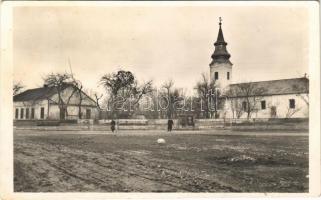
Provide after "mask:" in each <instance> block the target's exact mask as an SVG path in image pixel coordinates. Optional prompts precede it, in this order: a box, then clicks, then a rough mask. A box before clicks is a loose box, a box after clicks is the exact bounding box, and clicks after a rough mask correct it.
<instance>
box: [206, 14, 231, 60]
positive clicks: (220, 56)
mask: <svg viewBox="0 0 321 200" xmlns="http://www.w3.org/2000/svg"><path fill="white" fill-rule="evenodd" d="M219 20H220V23H219V26H220V27H219V30H218V35H217V40H216V42H215V43H214V46H215V50H214V53H213V54H212V56H211V57H212V59H213V60H212V62H211V64H210V66H211V65H213V64H214V63H229V64H232V63H231V62H230V60H229V58H230V57H231V55H230V54H229V53H228V52H227V50H226V45H227V43H226V42H225V40H224V36H223V31H222V19H221V17H220V18H219Z"/></svg>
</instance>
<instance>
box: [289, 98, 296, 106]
mask: <svg viewBox="0 0 321 200" xmlns="http://www.w3.org/2000/svg"><path fill="white" fill-rule="evenodd" d="M289 107H290V108H295V100H294V99H289Z"/></svg>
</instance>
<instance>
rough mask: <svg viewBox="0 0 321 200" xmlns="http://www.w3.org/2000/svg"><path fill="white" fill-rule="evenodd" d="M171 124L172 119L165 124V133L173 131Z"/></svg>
mask: <svg viewBox="0 0 321 200" xmlns="http://www.w3.org/2000/svg"><path fill="white" fill-rule="evenodd" d="M173 124H174V122H173V120H172V119H169V120H168V122H167V131H168V132H171V131H172V129H173Z"/></svg>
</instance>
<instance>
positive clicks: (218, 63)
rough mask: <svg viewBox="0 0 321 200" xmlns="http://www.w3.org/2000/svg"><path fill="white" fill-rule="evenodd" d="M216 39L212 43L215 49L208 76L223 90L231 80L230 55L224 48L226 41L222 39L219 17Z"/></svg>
mask: <svg viewBox="0 0 321 200" xmlns="http://www.w3.org/2000/svg"><path fill="white" fill-rule="evenodd" d="M219 26H220V27H219V31H218V36H217V40H216V42H215V43H214V46H215V50H214V53H213V54H212V56H211V57H212V62H211V63H210V78H211V81H215V83H216V84H217V85H218V88H219V89H221V90H224V89H225V88H226V87H227V86H228V85H229V84H230V83H231V80H232V65H233V64H232V63H231V61H230V60H229V59H230V57H231V55H230V54H229V53H228V52H227V50H226V45H227V43H226V42H225V41H224V36H223V31H222V19H221V17H220V23H219Z"/></svg>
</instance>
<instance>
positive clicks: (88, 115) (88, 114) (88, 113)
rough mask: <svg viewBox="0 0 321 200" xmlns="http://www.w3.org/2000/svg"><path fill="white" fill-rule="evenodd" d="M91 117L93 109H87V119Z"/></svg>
mask: <svg viewBox="0 0 321 200" xmlns="http://www.w3.org/2000/svg"><path fill="white" fill-rule="evenodd" d="M90 118H91V110H90V109H86V119H90Z"/></svg>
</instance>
